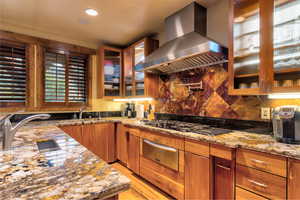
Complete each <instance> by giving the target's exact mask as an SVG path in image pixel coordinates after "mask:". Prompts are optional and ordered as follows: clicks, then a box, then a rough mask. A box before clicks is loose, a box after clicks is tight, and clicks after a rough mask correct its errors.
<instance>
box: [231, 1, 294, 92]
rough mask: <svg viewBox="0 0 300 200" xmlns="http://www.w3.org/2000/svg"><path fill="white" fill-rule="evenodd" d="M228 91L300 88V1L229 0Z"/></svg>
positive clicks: (277, 90)
mask: <svg viewBox="0 0 300 200" xmlns="http://www.w3.org/2000/svg"><path fill="white" fill-rule="evenodd" d="M230 2H231V3H230V30H229V31H230V32H231V33H232V34H231V35H230V36H231V37H230V38H231V40H230V41H229V42H230V44H229V73H230V87H229V93H230V94H232V95H257V94H269V93H275V92H295V91H298V92H299V91H300V0H231V1H230Z"/></svg>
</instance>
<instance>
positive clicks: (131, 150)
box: [127, 132, 140, 174]
mask: <svg viewBox="0 0 300 200" xmlns="http://www.w3.org/2000/svg"><path fill="white" fill-rule="evenodd" d="M127 167H128V168H129V169H131V170H132V171H133V172H134V173H136V174H140V138H139V137H137V136H135V135H132V134H130V132H129V142H128V165H127Z"/></svg>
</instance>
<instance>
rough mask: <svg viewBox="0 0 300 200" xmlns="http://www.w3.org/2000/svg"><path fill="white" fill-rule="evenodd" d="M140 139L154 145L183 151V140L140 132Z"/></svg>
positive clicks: (154, 133)
mask: <svg viewBox="0 0 300 200" xmlns="http://www.w3.org/2000/svg"><path fill="white" fill-rule="evenodd" d="M140 137H141V138H145V139H147V140H150V141H153V142H155V143H159V144H163V145H167V146H170V147H173V148H175V149H179V150H184V139H183V138H179V137H174V136H171V135H168V134H164V133H156V132H152V131H144V130H140Z"/></svg>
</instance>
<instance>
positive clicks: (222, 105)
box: [155, 65, 300, 120]
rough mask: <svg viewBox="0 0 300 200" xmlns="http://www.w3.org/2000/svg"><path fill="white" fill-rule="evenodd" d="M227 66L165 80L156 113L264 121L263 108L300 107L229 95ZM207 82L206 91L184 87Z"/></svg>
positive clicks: (275, 101)
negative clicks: (261, 117)
mask: <svg viewBox="0 0 300 200" xmlns="http://www.w3.org/2000/svg"><path fill="white" fill-rule="evenodd" d="M228 78H229V76H228V72H227V65H223V66H214V67H210V68H207V69H203V70H197V71H188V72H181V73H176V74H172V75H170V76H162V77H161V80H160V88H159V99H158V100H157V101H156V103H155V104H156V110H155V111H156V112H162V113H171V114H185V115H196V116H197V115H199V116H207V117H218V118H230V119H243V120H261V119H260V108H261V107H276V106H280V105H286V104H296V105H300V100H280V101H279V100H272V101H271V100H268V99H267V98H266V97H265V96H259V97H258V96H230V95H228V84H229V83H228ZM200 81H203V90H202V91H194V92H189V90H188V88H187V87H185V86H182V85H180V84H182V83H192V82H195V83H196V82H200Z"/></svg>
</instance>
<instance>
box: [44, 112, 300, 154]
mask: <svg viewBox="0 0 300 200" xmlns="http://www.w3.org/2000/svg"><path fill="white" fill-rule="evenodd" d="M107 122H116V123H122V124H124V125H126V126H130V127H135V128H140V129H144V130H148V131H155V132H159V133H161V134H167V135H173V136H177V137H181V138H187V139H191V140H197V141H204V142H209V143H212V144H220V145H224V146H226V147H229V148H245V149H250V150H255V151H260V152H265V153H270V154H274V155H281V156H285V157H289V158H294V159H299V160H300V145H290V144H283V143H279V142H277V141H276V140H275V139H274V138H273V137H272V136H271V135H268V134H256V133H249V132H243V131H232V132H231V133H226V134H222V135H218V136H209V135H201V134H196V133H191V132H180V131H175V130H169V129H163V128H157V127H152V126H148V125H145V124H144V123H143V122H142V121H140V120H137V119H128V118H120V117H114V118H102V119H85V120H61V121H48V122H43V123H46V124H48V123H50V124H52V125H57V126H63V125H76V124H77V125H79V124H92V123H107ZM43 123H42V124H43ZM42 124H41V125H42Z"/></svg>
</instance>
